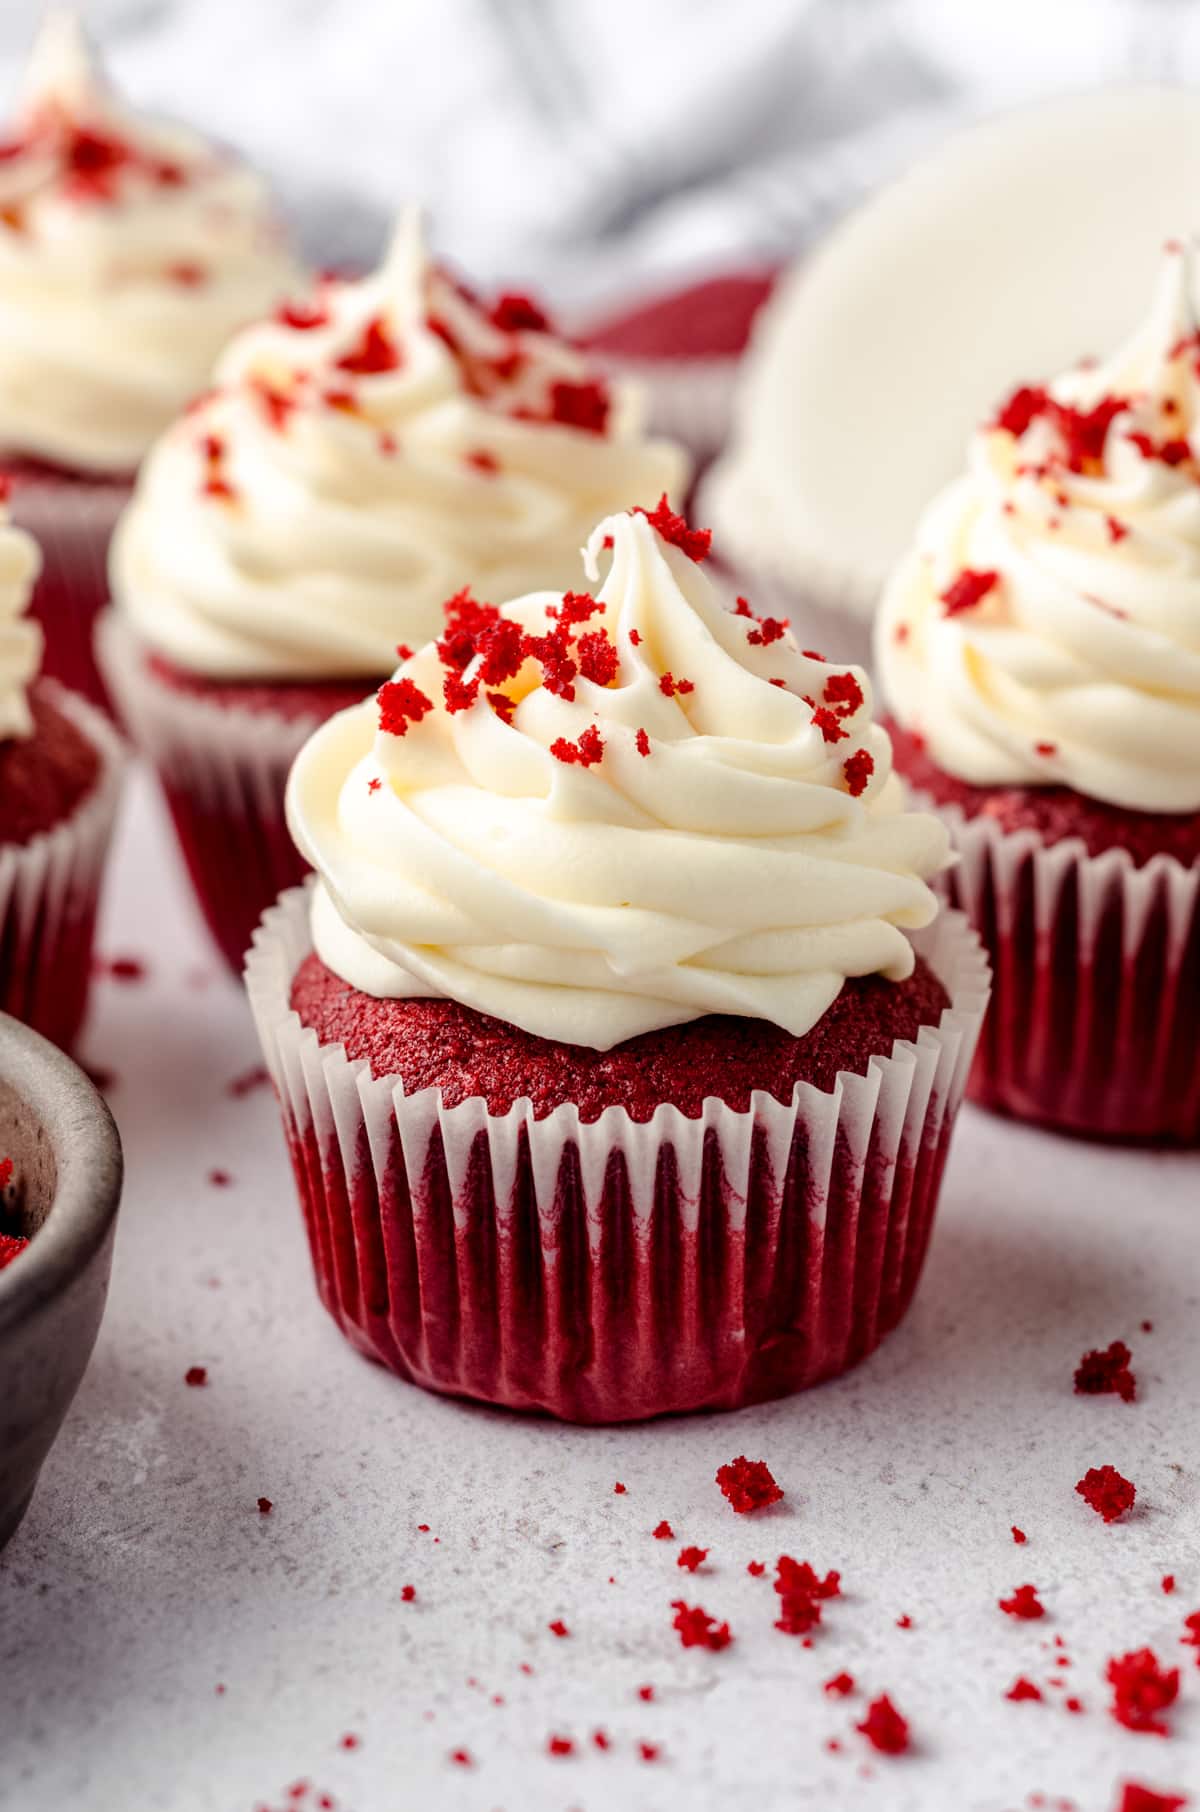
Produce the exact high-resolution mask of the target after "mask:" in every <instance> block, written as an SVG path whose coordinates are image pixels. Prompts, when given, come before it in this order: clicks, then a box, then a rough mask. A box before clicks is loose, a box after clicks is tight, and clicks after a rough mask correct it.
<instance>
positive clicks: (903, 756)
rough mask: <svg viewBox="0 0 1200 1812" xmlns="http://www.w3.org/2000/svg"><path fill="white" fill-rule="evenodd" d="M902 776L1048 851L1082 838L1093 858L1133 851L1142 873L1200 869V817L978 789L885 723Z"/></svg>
mask: <svg viewBox="0 0 1200 1812" xmlns="http://www.w3.org/2000/svg"><path fill="white" fill-rule="evenodd" d="M884 727H885V728H886V730H887V732H888V735H889V736H890V737H891V739H892V756H893V760H894V762H895V766H896V770H897V772H898V773H900V774H902V775H903V777H904V778H905V780H907V781H908V782H909V784H910V785H911V786H913V787H915V788H917V789H918V791H920V792H923V793H928V794H929V796H930V797H931V798H932V799H933V801H934V803H935V804H937V805H943V806H944V805H955V806H958V808H959V809H960V810H961V811H962V812H963V813H964V815H965V816H966V817H967V818H978V817H983V818H991V819H994V820H995V822H996V823H997V824H998V825H999V827H1000V829H1001V830H1002V831H1005V832H1012V831H1021V830H1031V831H1034V832H1036V834H1037V836H1038V837H1039V838H1040V839H1041V841H1042V842H1043V843H1046V844H1053V843H1061V842H1063V841H1064V840H1065V839H1066V838H1068V837H1080V838H1082V840H1083V842H1084V845H1085V847H1086V848H1087V852H1088V854H1089V855H1092V856H1100V855H1103V854H1104V852H1105V850H1108V849H1125V850H1128V851H1129V854H1130V856H1131V857H1132V859H1133V861H1134V863H1135V865H1136V866H1138V867H1142V866H1144V864H1145V863H1147V862H1149V861H1150V860H1151V858H1152V857H1154V856H1157V855H1169V856H1174V857H1175V858H1176V860H1177V861H1179V862H1182V863H1183V865H1184V866H1185V867H1189V866H1190V865H1191V864H1192V863H1194V862H1200V812H1135V811H1133V810H1131V809H1129V808H1127V807H1125V806H1119V805H1109V804H1107V803H1106V802H1105V801H1104V800H1102V799H1091V798H1089V797H1088V796H1087V795H1086V794H1084V793H1077V792H1075V791H1074V789H1073V788H1072V787H1068V786H994V787H981V786H971V785H969V784H968V782H967V781H965V780H958V779H956V778H955V776H954V775H952V774H947V773H946V772H945V770H944V769H943V768H940V767H938V765H937V763H936V762H935V761H934V760H933V759H932V758H931V756H930V755H929V754H928V752H927V751H926V749H925V746H924V744H923V742H922V739H921V738H920V736H919V735H917V734H916V733H915V732H913V731H911V730H905V729H902V728H901V726H900V725H899V724H898V723H896V721H895V720H894V719H888V720H886V722H885V725H884Z"/></svg>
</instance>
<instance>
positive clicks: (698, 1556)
mask: <svg viewBox="0 0 1200 1812" xmlns="http://www.w3.org/2000/svg"><path fill="white" fill-rule="evenodd" d="M707 1559H708V1549H707V1548H680V1550H679V1555H678V1558H677V1560H676V1562H675V1565H676V1566H677V1567H682V1568H683V1569H684V1571H685V1572H687V1573H694V1572H695V1571H696V1569H697V1567H701V1566H703V1565H704V1562H705V1561H706V1560H707Z"/></svg>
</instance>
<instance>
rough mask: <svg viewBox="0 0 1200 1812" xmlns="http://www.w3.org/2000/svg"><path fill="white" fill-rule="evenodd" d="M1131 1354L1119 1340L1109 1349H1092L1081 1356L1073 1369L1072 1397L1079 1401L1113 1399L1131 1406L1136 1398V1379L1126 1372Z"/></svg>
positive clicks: (1108, 1347) (1128, 1371) (1128, 1370)
mask: <svg viewBox="0 0 1200 1812" xmlns="http://www.w3.org/2000/svg"><path fill="white" fill-rule="evenodd" d="M1132 1357H1133V1354H1132V1353H1131V1352H1130V1350H1129V1348H1128V1347H1127V1346H1126V1344H1125V1342H1124V1341H1123V1340H1114V1341H1113V1342H1112V1344H1111V1345H1110V1346H1106V1347H1095V1348H1093V1349H1092V1351H1091V1352H1089V1353H1085V1354H1084V1355H1083V1358H1082V1359H1081V1360H1080V1361H1079V1364H1078V1365H1077V1366H1076V1368H1075V1393H1076V1395H1077V1396H1080V1397H1103V1396H1109V1395H1112V1396H1117V1397H1120V1399H1121V1401H1122V1403H1132V1402H1133V1400H1134V1398H1135V1397H1136V1396H1137V1379H1136V1378H1135V1377H1134V1375H1133V1373H1132V1372H1131V1371H1130V1369H1129V1361H1130V1360H1131V1359H1132Z"/></svg>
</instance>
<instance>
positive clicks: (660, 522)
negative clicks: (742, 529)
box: [632, 491, 712, 564]
mask: <svg viewBox="0 0 1200 1812" xmlns="http://www.w3.org/2000/svg"><path fill="white" fill-rule="evenodd" d="M632 514H633V515H635V516H644V517H645V518H646V521H647V522H648V523H649V524H650V527H651V528H652V529H656V530H657V531H658V533H659V534H660V535H661V536H662V538H663V540H664V541H667V542H669V543H670V545H671V546H672V547H677V548H678V549H679V551H680V553H683V554H686V555H687V557H688V559H689V560H695V561H696V562H697V564H699V562H700V561H701V560H705V559H707V558H708V550H709V548H710V547H711V546H712V530H711V529H706V528H702V529H694V528H689V527H688V522H687V517H686V516H679V515H676V513H675V511H674V510H673V509H672V508H671V505H670V503H669V501H668V499H667V493H666V492H665V491H664V492H663V494H662V496H661V497H660V498H659V500H658V503H657V504H656V505H655V507H654V508H653V509H652V510H647V509H643V508H642V507H641V505H640V504H639V505H637V506H636V507H635V508H634V510H633V511H632Z"/></svg>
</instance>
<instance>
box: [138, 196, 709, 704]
mask: <svg viewBox="0 0 1200 1812" xmlns="http://www.w3.org/2000/svg"><path fill="white" fill-rule="evenodd" d="M218 385H219V387H218V389H217V390H216V391H215V392H214V393H213V394H212V395H211V396H210V397H209V398H208V399H207V400H206V401H205V402H204V403H203V404H202V406H201V407H200V408H199V409H198V410H196V411H195V412H193V413H192V414H190V415H189V416H187V417H186V418H184V419H183V420H182V421H181V422H179V423H178V424H177V425H176V426H175V427H174V428H172V429H171V430H170V432H168V434H167V435H166V436H165V437H164V438H163V440H162V441H161V442H160V443H159V445H158V446H157V447H156V448H155V450H154V451H153V453H152V454H151V456H150V458H149V460H148V461H147V463H146V465H145V466H144V468H143V471H142V476H141V480H140V482H139V485H138V489H137V493H136V496H135V498H134V501H133V503H132V505H131V507H130V509H129V511H128V512H127V514H126V517H125V519H124V521H123V522H122V524H121V525H120V527H119V529H118V534H117V539H116V542H115V545H114V550H113V558H112V575H113V589H114V593H115V595H116V597H117V600H118V602H119V603H120V604H121V605H122V607H123V608H124V609H125V611H126V612H127V613H128V616H129V618H130V620H131V622H132V623H133V624H134V626H135V627H136V628H137V630H138V631H139V633H140V634H141V635H142V636H143V638H144V639H145V640H146V641H147V642H148V643H150V645H151V646H152V647H154V648H155V649H156V650H157V651H158V652H159V653H160V654H163V655H165V656H167V658H168V659H170V660H173V661H175V662H176V663H177V664H178V665H180V666H183V667H186V668H189V669H191V670H193V671H195V672H199V673H202V674H206V675H209V676H212V677H218V678H223V679H249V678H266V679H280V680H283V679H305V678H309V677H329V678H335V677H357V676H364V677H368V678H379V677H382V676H383V675H384V674H387V673H389V672H390V671H391V670H392V668H393V667H394V665H395V662H396V647H397V643H398V641H402V642H405V643H411V644H413V645H416V644H418V643H420V642H423V641H425V640H426V639H427V638H428V637H429V636H432V635H436V634H437V632H438V628H439V625H440V621H441V615H440V613H441V605H442V602H443V600H444V599H445V598H446V597H448V596H449V595H450V594H451V593H452V592H454V591H455V590H456V589H457V588H458V587H460V586H461V585H463V584H464V583H465V582H466V581H467V580H471V581H473V582H474V583H477V584H478V585H480V586H482V587H485V588H486V589H487V591H488V592H489V594H490V595H492V596H498V597H511V596H515V595H517V594H519V593H522V592H526V591H528V590H530V589H531V588H532V587H533V586H536V585H555V584H559V585H565V584H567V583H568V582H569V581H570V578H571V577H572V575H574V574H576V573H577V571H578V557H579V556H578V550H579V547H580V544H581V542H582V541H583V539H584V538H585V536H586V534H587V532H588V530H589V528H590V527H591V525H592V523H593V522H595V521H596V519H597V517H598V516H601V515H605V514H607V513H608V512H610V511H611V510H614V509H620V508H624V507H626V506H627V505H629V504H631V503H633V502H634V501H635V499H636V498H638V497H644V496H646V495H651V496H657V495H658V494H659V492H660V491H669V492H671V493H672V495H679V494H680V493H681V491H682V488H683V486H684V484H685V482H686V478H687V461H686V457H685V455H684V454H683V452H682V451H681V449H679V448H678V447H675V446H673V445H670V444H668V443H666V442H663V441H652V440H647V439H646V438H645V436H644V434H643V431H642V410H641V399H640V396H639V395H638V394H637V393H636V392H635V391H634V390H632V389H630V388H628V387H626V386H615V387H611V388H610V387H609V386H608V385H606V384H605V383H603V382H602V381H601V380H600V379H598V377H597V375H596V373H595V371H594V370H593V369H592V368H591V367H590V366H589V365H588V363H587V362H586V360H585V359H584V358H583V356H582V355H581V354H580V353H579V352H578V351H577V350H576V349H575V348H573V347H571V346H569V345H567V344H566V343H565V342H563V341H562V340H561V339H558V338H557V337H556V336H555V335H554V334H553V333H552V332H551V331H550V329H549V323H548V322H547V321H546V319H545V317H544V316H543V315H542V314H541V312H540V310H538V309H537V308H536V307H535V306H534V305H533V304H532V303H530V302H529V301H528V299H527V298H524V297H521V296H513V295H509V296H503V297H501V298H500V300H499V301H498V302H497V303H496V304H495V305H494V306H493V307H491V308H484V307H483V305H481V304H480V303H478V302H477V301H476V300H475V299H474V298H473V297H471V296H470V295H469V294H468V293H467V292H466V291H464V290H463V289H462V288H461V286H459V285H457V284H455V283H454V282H453V281H452V280H451V279H450V278H449V277H448V276H447V275H446V274H445V272H443V271H442V270H440V269H439V268H438V267H437V266H436V265H433V264H431V263H430V261H429V259H428V258H427V256H426V254H425V251H424V247H423V245H422V243H421V237H420V232H419V227H418V222H417V220H416V218H415V217H414V216H408V217H406V218H405V220H403V221H402V223H401V225H400V228H399V230H398V232H397V234H396V237H395V239H394V242H393V245H392V248H391V250H390V252H389V254H388V256H387V258H386V259H385V261H384V263H383V265H382V267H381V268H380V269H379V270H378V271H377V272H376V273H375V274H373V275H372V276H370V277H369V278H367V279H365V280H362V281H359V282H353V283H328V284H324V285H321V286H320V287H319V288H318V291H317V293H316V296H315V299H314V300H313V302H312V303H311V304H308V305H305V306H303V307H298V308H288V309H284V310H282V311H280V313H279V314H278V315H277V316H276V317H275V318H274V319H272V320H270V321H268V322H265V323H263V324H262V325H260V326H258V327H255V328H253V329H251V330H249V331H248V332H246V333H245V334H242V335H241V336H239V337H238V339H237V340H236V341H235V342H234V343H233V344H232V345H231V346H230V348H229V350H228V352H227V353H226V355H225V357H224V358H223V359H222V361H221V363H220V366H219V371H218Z"/></svg>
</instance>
